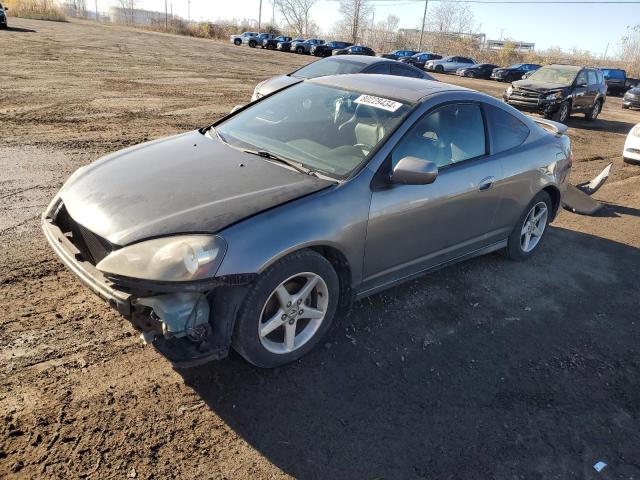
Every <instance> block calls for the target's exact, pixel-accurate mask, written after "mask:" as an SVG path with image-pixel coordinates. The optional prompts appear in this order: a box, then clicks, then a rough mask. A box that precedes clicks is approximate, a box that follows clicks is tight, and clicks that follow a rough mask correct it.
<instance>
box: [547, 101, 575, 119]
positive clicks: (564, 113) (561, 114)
mask: <svg viewBox="0 0 640 480" xmlns="http://www.w3.org/2000/svg"><path fill="white" fill-rule="evenodd" d="M570 116H571V104H570V103H569V102H562V103H561V104H560V106H559V107H558V110H557V111H556V112H554V113H553V114H552V115H551V119H552V120H553V121H555V122H560V123H567V120H569V117H570Z"/></svg>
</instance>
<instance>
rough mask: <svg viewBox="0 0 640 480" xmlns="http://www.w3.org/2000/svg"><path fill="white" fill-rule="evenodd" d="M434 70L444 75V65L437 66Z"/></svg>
mask: <svg viewBox="0 0 640 480" xmlns="http://www.w3.org/2000/svg"><path fill="white" fill-rule="evenodd" d="M434 70H435V71H436V72H438V73H444V67H443V66H442V65H436V66H435V67H434Z"/></svg>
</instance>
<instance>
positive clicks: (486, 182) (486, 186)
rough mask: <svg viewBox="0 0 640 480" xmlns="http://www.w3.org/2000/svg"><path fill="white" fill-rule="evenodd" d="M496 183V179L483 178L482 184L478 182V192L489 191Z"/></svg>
mask: <svg viewBox="0 0 640 480" xmlns="http://www.w3.org/2000/svg"><path fill="white" fill-rule="evenodd" d="M495 181H496V179H495V177H485V178H483V179H482V180H480V182H478V190H480V191H481V192H482V191H484V190H489V189H490V188H491V185H493V182H495Z"/></svg>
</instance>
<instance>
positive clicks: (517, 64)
mask: <svg viewBox="0 0 640 480" xmlns="http://www.w3.org/2000/svg"><path fill="white" fill-rule="evenodd" d="M521 66H522V63H514V64H513V65H509V66H508V67H507V68H513V69H514V70H517V69H518V68H520V67H521Z"/></svg>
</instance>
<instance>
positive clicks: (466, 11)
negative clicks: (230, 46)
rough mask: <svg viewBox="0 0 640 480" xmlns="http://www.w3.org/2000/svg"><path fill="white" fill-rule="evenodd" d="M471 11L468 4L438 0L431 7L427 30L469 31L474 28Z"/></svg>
mask: <svg viewBox="0 0 640 480" xmlns="http://www.w3.org/2000/svg"><path fill="white" fill-rule="evenodd" d="M474 24H475V22H474V19H473V11H472V10H471V7H470V6H469V4H466V3H453V2H439V3H437V4H436V6H435V7H434V8H433V9H431V11H430V12H429V15H428V19H427V25H429V26H430V28H427V30H431V31H436V32H459V33H470V32H471V31H472V30H473V28H474Z"/></svg>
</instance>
